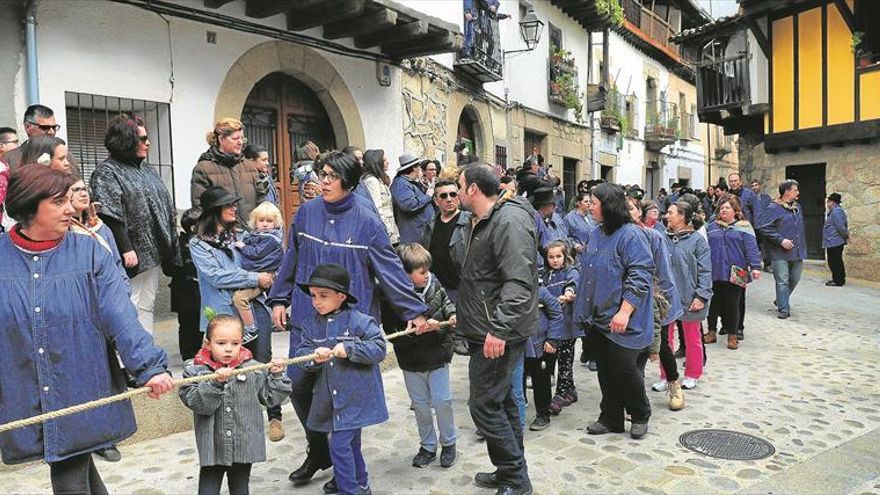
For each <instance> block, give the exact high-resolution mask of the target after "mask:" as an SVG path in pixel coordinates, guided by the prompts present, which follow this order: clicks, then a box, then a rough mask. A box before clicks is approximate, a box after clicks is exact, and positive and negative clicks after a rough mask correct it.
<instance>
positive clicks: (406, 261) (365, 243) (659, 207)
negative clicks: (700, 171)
mask: <svg viewBox="0 0 880 495" xmlns="http://www.w3.org/2000/svg"><path fill="white" fill-rule="evenodd" d="M24 124H25V130H26V131H27V133H28V140H27V141H26V142H25V143H22V145H21V147H19V148H17V147H16V146H15V145H17V144H18V139H17V137H16V133H15V131H14V130H12V129H11V128H0V202H2V204H3V206H4V211H3V219H4V223H3V225H4V229H5V230H6V233H5V234H0V254H2V256H3V259H4V260H7V261H6V262H4V263H3V264H2V266H0V288H2V290H3V293H4V294H7V295H9V296H10V297H9V301H10V303H8V304H4V305H3V306H2V307H0V330H2V332H0V335H2V337H0V339H2V345H3V347H4V348H6V349H9V350H10V353H11V354H12V355H22V356H25V357H26V359H23V360H21V359H13V360H6V361H4V363H3V364H2V365H0V380H2V382H3V384H4V404H7V403H8V404H9V407H5V406H4V408H2V409H0V423H5V422H8V421H12V420H15V419H20V418H23V417H27V416H30V415H32V414H33V413H35V412H47V411H51V410H54V409H58V408H61V407H65V406H69V405H72V404H75V403H78V402H81V401H84V400H93V399H97V398H99V397H101V396H105V395H108V394H109V393H111V392H119V391H122V390H124V389H125V388H126V387H127V386H134V387H137V386H149V387H151V389H152V391H151V393H150V395H151V396H152V397H158V396H160V395H162V394H164V393H167V392H168V391H170V390H171V389H172V388H173V382H172V379H171V377H170V374H169V373H168V372H167V370H168V360H167V357H166V353H165V351H164V350H162V349H160V348H159V347H157V346H156V345H155V343H154V342H153V339H152V335H151V334H152V332H153V323H154V321H153V320H154V306H155V301H156V292H157V290H158V284H159V279H160V274H161V273H163V272H164V273H165V274H166V275H168V276H170V277H171V301H172V309H173V310H174V311H175V312H176V313H177V315H178V323H179V333H178V336H179V339H178V341H179V351H180V354H181V356H182V357H183V359H184V360H187V366H186V370H185V374H184V376H197V375H203V374H212V373H215V374H216V379H214V380H209V381H204V382H201V383H199V384H192V385H186V386H184V387H182V388H181V389H180V391H179V395H180V399H181V400H182V401H183V403H184V404H185V405H186V406H187V407H188V408H190V409H191V410H192V411H193V415H194V424H195V436H196V444H197V446H198V452H199V462H200V465H201V471H200V475H199V493H204V494H210V493H218V492H219V489H220V485H221V483H222V480H223V478H224V476H225V477H226V478H227V483H228V486H229V489H230V492H231V493H235V494H239V493H247V492H248V483H249V481H248V480H249V477H250V472H251V466H252V464H253V463H256V462H260V461H263V460H265V458H266V453H265V440H264V437H263V431H264V428H265V425H266V422H265V421H264V419H263V412H262V411H263V409H265V410H266V413H265V414H266V417H267V418H268V428H267V432H268V433H267V435H268V438H269V440H271V441H275V442H277V441H281V440H282V439H283V438H284V436H285V431H284V427H283V425H282V421H281V419H282V404H283V402H285V401H286V400H287V399H288V398H289V399H290V400H291V403H292V405H293V409H294V411H295V413H296V415H297V418H298V420H299V424H300V425H301V427H302V428H303V430H304V432H305V437H306V441H307V445H305V446H304V447H306V448H305V460H304V462H303V463H302V465H301V466H300V467H298V468H297V469H296V470H294V471H293V472H292V473H291V474H290V481H291V482H293V483H295V484H303V483H306V482H308V481H309V480H311V479H312V477H313V476H314V475H315V474H316V473H317V472H318V471H321V470H325V469H329V468H331V467H332V468H333V474H334V476H333V478H332V479H331V480H330V481H329V482H327V483H326V484H325V485H324V487H323V490H324V492H325V493H344V494H362V493H370V478H369V475H368V471H367V464H366V460H365V459H364V457H363V455H362V452H361V431H362V429H363V428H365V427H368V426H371V425H375V424H379V423H382V422H384V421H386V420H387V419H388V411H387V409H386V405H385V396H384V389H383V386H382V376H381V373H380V371H379V368H378V364H379V362H381V361H382V360H383V359H384V357H385V355H386V339H385V338H384V337H383V333H384V334H391V333H394V332H399V331H401V330H411V331H412V333H411V334H409V335H405V336H402V337H399V338H396V339H394V340H392V341H391V343H392V345H393V346H394V350H395V354H396V356H397V362H398V364H399V367H400V369H401V370H402V372H403V377H404V383H405V385H406V391H407V393H408V395H409V397H410V400H411V404H412V410H413V411H414V413H415V420H416V427H417V430H418V435H419V446H418V449H417V452H416V454H415V455H414V457H413V458H412V465H413V466H414V467H425V466H427V465H429V464H430V463H432V462H434V461H435V460H436V459H437V458H438V457H439V462H440V465H441V466H442V467H450V466H452V465H453V464H454V463H455V461H456V457H457V450H456V440H457V438H456V435H457V432H456V427H455V418H454V414H453V409H452V404H453V396H452V390H451V388H450V365H451V363H452V360H453V355H454V354H455V353H458V354H461V355H464V356H467V357H468V376H469V382H470V385H469V387H470V390H469V394H470V395H469V401H468V407H469V410H470V414H471V418H472V420H473V422H474V425H475V427H476V430H477V433H478V435H479V436H480V437H481V438H483V439H485V442H486V447H487V452H488V455H489V458H490V460H491V463H492V464H493V466H494V467H495V471H492V472H484V473H477V474H476V475H475V477H474V482H475V483H476V484H477V485H478V486H481V487H484V488H488V489H493V490H496V492H497V493H499V494H504V495H513V494H527V493H532V485H531V481H530V479H529V475H528V467H527V463H526V459H525V454H524V452H525V450H524V431H525V430H526V425H527V423H529V422H527V421H526V414H527V413H526V402H527V399H526V394H525V391H526V390H527V389H529V388H531V389H532V391H533V401H534V410H535V416H534V417H533V418H532V421H531V422H530V423H529V424H528V429H530V430H534V431H538V430H543V429H546V428H548V427H551V418H552V417H554V416H558V415H560V414H563V413H565V410H566V408H568V407H569V406H571V405H572V404H573V403H575V402H577V401H578V384H576V383H575V381H574V372H573V370H574V366H575V362H576V361H580V363H581V364H583V365H584V366H586V367H587V368H588V369H589V370H591V371H595V372H596V373H597V379H598V385H599V388H600V390H601V394H602V399H601V402H600V404H598V408H599V412H598V417H597V419H596V420H595V421H593V422H592V423H590V424H589V426H588V427H587V432H588V433H589V434H592V435H601V434H608V433H622V432H624V430H625V424H626V421H627V418H628V420H629V421H630V422H631V426H630V429H629V434H630V436H631V437H632V438H634V439H639V438H642V437H643V436H644V435H646V434H647V433H648V431H649V422H650V418H651V415H652V409H651V406H650V403H649V401H648V397H647V387H646V385H645V379H644V377H645V367H646V366H647V363H648V362H649V361H650V362H651V363H656V366H658V367H659V371H660V376H661V380H660V381H659V382H657V383H654V384H653V385H651V386H650V388H651V389H653V390H655V391H658V392H660V391H666V393H667V396H668V407H669V409H671V410H680V409H683V408H685V405H686V404H685V397H684V390H688V389H692V388H694V387H697V386H698V384H699V382H700V379H701V378H702V375H703V371H704V368H705V366H706V353H705V346H706V345H709V344H713V343H715V342H717V339H718V335H726V346H727V348H728V349H731V350H735V349H738V348H739V347H740V345H741V342H742V341H743V340H744V337H745V333H744V322H745V291H746V288H747V287H748V285H749V283H751V282H752V281H754V280H757V279H758V278H760V277H761V275H762V269H765V268H767V269H772V272H773V276H774V279H775V283H776V299H775V301H774V304H775V305H776V308H777V316H778V317H779V318H780V319H786V318H788V317H789V316H790V315H791V314H792V303H791V295H792V292H793V291H794V290H795V288H796V286H797V284H798V281H799V279H800V276H801V272H802V268H803V260H804V259H805V258H806V236H805V232H804V220H803V211H802V210H801V208H800V206H799V204H798V193H799V191H798V183H797V182H796V181H794V180H791V179H788V180H785V181H783V182H782V183H780V184H779V186H778V197H777V198H776V199H773V200H771V199H770V197H769V196H768V195H767V194H764V193H762V192H761V185H760V183H759V182H757V181H755V182H753V183H752V187H751V188H748V187H746V186H745V184H744V182H743V181H742V178H741V176H740V175H739V174H738V173H732V174H730V175H729V176H728V177H727V180H726V181H723V180H722V181H721V182H720V183H719V184H717V185H713V186H710V187H709V188H707V191H705V192H701V191H693V190H691V189H689V188H687V187H680V186H679V185H678V184H673V186H672V188H671V192H670V193H669V194H668V195H667V194H666V192H665V191H662V190H661V192H660V194H659V195H658V197H657V198H655V199H654V200H651V199H648V198H646V197H645V192H644V191H642V190H641V188H639V187H638V186H620V185H616V184H612V183H607V182H604V181H602V180H585V181H582V182H580V183H579V184H578V185H577V195H576V196H575V197H574V198H569V199H570V201H566V198H565V195H564V194H563V192H562V188H561V181H560V180H559V178H558V177H555V176H554V175H553V174H552V173H551V172H550V171H549V168H547V167H545V166H544V164H543V157H541V156H540V154H539V153H538V152H536V153H534V154H533V155H532V156H530V157H529V158H528V159H527V160H526V161H525V162H524V163H523V165H522V167H519V168H517V169H511V170H507V171H503V170H499V169H498V168H497V167H493V166H489V165H485V164H481V163H479V162H475V161H472V160H469V161H468V162H469V163H467V164H466V165H464V166H462V167H459V166H446V167H443V166H442V164H441V163H440V162H439V161H437V160H432V159H426V158H422V157H419V156H417V155H415V154H412V153H404V154H403V155H401V156H400V157H399V159H398V166H397V167H396V172H395V173H394V177H393V178H392V177H391V176H390V175H389V169H390V160H389V158H388V157H387V156H386V153H385V151H384V150H381V149H370V150H365V151H363V150H361V149H359V148H356V147H353V146H348V147H346V148H344V149H343V150H341V151H334V150H323V152H322V150H320V149H318V147H317V146H316V145H315V144H314V143H312V142H306V143H303V144H302V145H301V146H300V148H299V149H298V150H297V153H296V154H297V157H298V161H297V163H296V164H294V166H292V167H291V170H292V176H293V177H292V178H293V179H295V180H296V181H297V182H298V184H299V188H298V192H299V195H300V200H301V205H300V206H299V208H298V210H297V212H296V214H295V215H294V217H293V218H292V219H291V220H290V222H289V223H288V222H285V220H284V218H283V215H282V213H281V209H280V208H279V202H280V200H281V195H280V194H279V192H278V190H277V189H276V186H275V182H274V180H273V177H272V173H271V170H270V166H269V160H268V152H267V150H265V149H264V148H261V147H259V146H257V145H253V144H247V142H246V139H245V136H244V127H243V125H242V123H241V122H240V121H238V120H236V119H232V118H225V119H222V120H220V121H218V122H217V123H216V124H215V126H214V128H213V129H212V130H211V131H210V132H208V134H207V138H206V144H207V150H206V151H205V152H204V153H202V155H201V156H200V157H199V159H198V163H197V164H196V166H195V167H194V169H193V172H192V180H191V200H192V208H191V209H189V210H187V211H185V212H183V213H182V214H181V215H180V218H179V220H178V215H177V211H176V209H175V206H174V203H173V199H172V196H171V194H170V193H169V192H168V190H167V189H166V188H165V185H164V184H163V182H162V180H161V178H160V177H159V175H158V174H157V173H156V172H155V170H154V169H153V168H152V167H151V166H150V164H149V163H148V162H147V157H148V156H149V146H150V141H149V137H148V129H147V128H146V126H145V123H144V121H143V120H142V119H140V118H139V117H137V116H134V115H120V116H119V117H117V118H115V119H114V120H113V121H112V122H111V123H110V125H109V126H108V128H107V131H106V136H105V139H104V144H105V146H106V148H107V151H108V158H107V159H106V160H104V161H102V162H101V163H100V164H98V165H97V167H96V168H95V170H94V172H93V174H92V175H91V177H90V178H89V181H88V182H89V183H88V185H87V184H86V183H85V181H84V180H83V179H81V178H80V177H79V168H78V166H77V165H76V162H75V160H73V157H71V156H68V154H67V148H66V145H65V144H64V142H63V141H62V140H60V139H59V138H56V137H55V132H57V130H58V129H59V126H58V124H56V122H55V119H54V114H53V113H52V111H51V109H48V108H47V107H43V106H40V105H36V106H32V107H30V108H29V109H28V110H27V112H26V114H25V116H24ZM840 203H841V197H840V195H838V194H831V195H830V196H829V197H828V204H827V206H828V214H827V220H826V224H825V228H824V231H823V246H824V247H825V248H826V249H827V251H828V261H829V266H830V267H831V270H832V273H833V278H832V280H830V281H829V282H828V284H827V285H829V286H841V285H843V284H844V283H845V272H844V267H843V262H842V251H843V246H844V245H845V244H846V242H847V240H848V237H849V234H848V230H847V223H846V214H845V211H844V210H843V209H842V208H841V207H840ZM762 253H763V254H762ZM719 320H720V322H721V324H720V326H719V324H718V321H719ZM704 323H705V325H704ZM61 328H63V329H64V330H65V331H64V332H63V333H62V332H58V331H56V330H57V329H61ZM278 330H288V331H289V332H290V346H289V352H288V356H290V357H293V356H313V359H312V360H311V361H310V362H309V363H307V364H306V365H305V366H289V367H287V368H286V369H285V367H284V366H283V364H282V363H281V361H280V359H279V358H278V357H277V356H274V357H273V355H272V348H271V337H272V332H273V331H278ZM676 336H678V339H676ZM676 340H677V341H678V344H679V345H678V348H677V350H676V346H675V343H676ZM578 341H580V357H579V359H578V360H576V359H575V357H576V356H577V354H578V352H577V350H578ZM677 357H685V358H686V360H685V364H684V367H683V370H682V371H681V373H680V372H679V365H678V363H677V362H676V358H677ZM255 362H262V363H270V362H271V363H272V367H271V368H270V369H269V370H268V372H259V373H255V374H253V375H247V376H245V375H241V376H237V377H236V378H232V372H233V370H234V369H236V368H240V367H244V366H248V365H249V364H253V363H255ZM652 365H653V364H652ZM285 371H286V373H285ZM554 385H555V390H554V389H553V387H554ZM579 386H580V387H589V386H590V385H589V384H583V383H581V384H579ZM233 411H234V412H233ZM435 416H436V428H435ZM135 429H136V425H135V422H134V416H133V412H132V409H131V406H130V404H129V403H127V402H122V403H117V404H116V405H114V406H111V407H106V408H100V409H95V410H91V411H88V412H83V413H80V414H77V415H71V416H66V417H64V418H61V419H57V420H52V421H51V422H50V423H47V424H46V425H38V426H32V427H27V428H23V429H19V430H15V431H12V432H8V433H3V434H0V450H2V455H3V461H4V462H6V463H17V462H25V461H29V460H34V459H43V460H45V461H46V462H48V463H49V466H50V473H51V474H50V476H51V480H52V486H53V489H54V490H55V492H56V493H65V492H78V493H79V492H82V493H106V488H105V487H104V485H103V482H102V481H101V478H100V475H99V474H98V472H97V470H96V468H95V464H94V462H93V461H92V456H91V454H92V453H97V454H99V455H101V456H103V457H104V458H106V459H108V460H111V461H113V460H118V459H119V458H120V456H121V454H120V453H119V451H118V450H117V449H116V448H115V446H116V444H117V443H118V442H120V441H121V440H123V439H125V438H127V437H128V436H130V435H131V434H132V433H133V432H134V431H135ZM438 431H439V435H438ZM438 451H439V452H438Z"/></svg>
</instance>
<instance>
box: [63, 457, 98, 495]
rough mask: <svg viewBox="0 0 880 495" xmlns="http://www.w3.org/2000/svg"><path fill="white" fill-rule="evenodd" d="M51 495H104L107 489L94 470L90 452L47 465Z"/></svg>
mask: <svg viewBox="0 0 880 495" xmlns="http://www.w3.org/2000/svg"><path fill="white" fill-rule="evenodd" d="M49 479H50V480H51V481H52V493H54V494H56V495H62V494H64V495H72V494H76V495H80V494H85V495H106V494H107V487H105V486H104V482H103V481H101V475H100V474H98V470H97V469H96V468H95V462H94V461H93V460H92V454H91V452H89V453H87V454H80V455H77V456H73V457H71V458H69V459H65V460H63V461H58V462H50V463H49Z"/></svg>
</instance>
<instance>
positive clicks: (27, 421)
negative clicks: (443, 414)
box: [0, 321, 451, 433]
mask: <svg viewBox="0 0 880 495" xmlns="http://www.w3.org/2000/svg"><path fill="white" fill-rule="evenodd" d="M450 325H451V323H450V322H448V321H442V322H440V328H445V327H448V326H450ZM413 333H415V329H410V330H401V331H400V332H395V333H391V334H388V335H386V337H385V338H386V339H388V340H393V339H396V338H398V337H403V336H404V335H410V334H413ZM316 357H317V354H315V353H312V354H308V355H306V356H300V357H295V358H286V359H284V360H283V364H284V365H285V366H292V365H298V364H303V363H307V362H309V361H311V360H313V359H315V358H316ZM272 366H273V364H272V363H264V364H256V365H254V366H247V367H245V368H237V369H234V370H232V373H231V375H232V376H236V375H244V374H246V373H253V372H254V371H260V370H267V369H269V368H271V367H272ZM217 377H218V375H217V373H211V374H209V375H198V376H191V377H189V378H180V379H177V380H174V388H178V387H180V386H182V385H189V384H191V383H199V382H207V381H211V380H215V379H217ZM174 388H172V390H174ZM150 391H152V389H151V388H150V387H141V388H136V389H133V390H129V391H127V392H123V393H121V394H116V395H111V396H109V397H102V398H100V399H95V400H93V401H89V402H84V403H82V404H77V405H75V406H70V407H65V408H63V409H56V410H54V411H50V412H47V413H44V414H39V415H37V416H31V417H30V418H24V419H19V420H16V421H11V422H9V423H5V424H2V425H0V433H4V432H7V431H10V430H16V429H18V428H24V427H25V426H32V425H36V424H40V423H45V422H46V421H49V420H52V419H56V418H60V417H62V416H69V415H71V414H76V413H80V412H83V411H88V410H90V409H95V408H98V407H101V406H106V405H107V404H112V403H114V402H119V401H123V400H127V399H131V398H132V397H137V396H138V395H144V394H147V393H149V392H150Z"/></svg>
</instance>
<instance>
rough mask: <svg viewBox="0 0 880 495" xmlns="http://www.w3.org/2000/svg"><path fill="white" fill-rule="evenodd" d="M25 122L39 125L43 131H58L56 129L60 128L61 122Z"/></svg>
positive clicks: (35, 125)
mask: <svg viewBox="0 0 880 495" xmlns="http://www.w3.org/2000/svg"><path fill="white" fill-rule="evenodd" d="M25 124H28V125H32V126H34V127H39V128H40V130H41V131H43V132H49V131H55V132H58V130H59V129H61V124H53V125H44V124H38V123H36V122H25Z"/></svg>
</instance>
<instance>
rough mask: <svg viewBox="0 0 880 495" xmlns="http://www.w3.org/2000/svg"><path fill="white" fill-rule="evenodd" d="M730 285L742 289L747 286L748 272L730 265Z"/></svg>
mask: <svg viewBox="0 0 880 495" xmlns="http://www.w3.org/2000/svg"><path fill="white" fill-rule="evenodd" d="M730 283H732V284H733V285H738V286H740V287H743V288H744V287H745V286H747V285H749V271H748V270H746V269H745V268H742V267H739V266H736V265H730Z"/></svg>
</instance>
